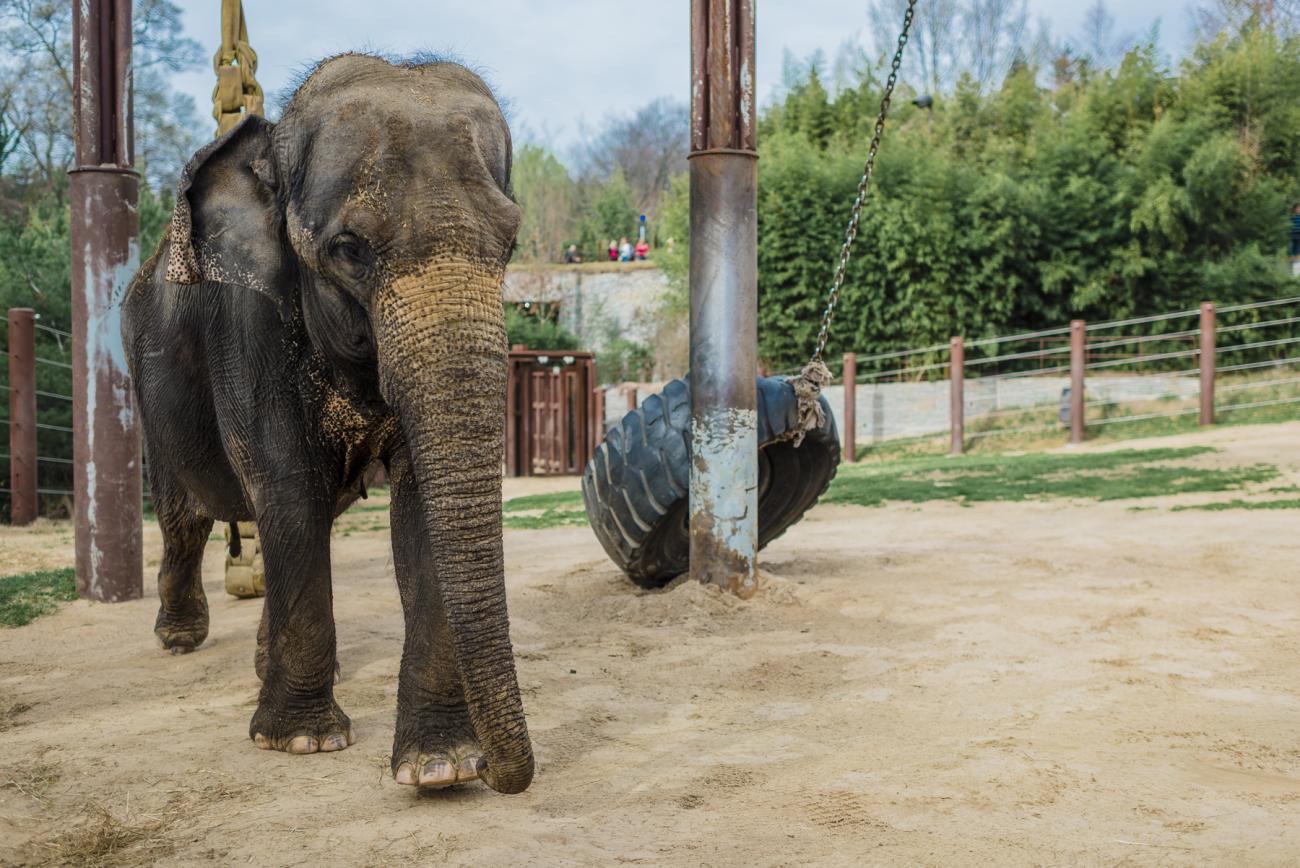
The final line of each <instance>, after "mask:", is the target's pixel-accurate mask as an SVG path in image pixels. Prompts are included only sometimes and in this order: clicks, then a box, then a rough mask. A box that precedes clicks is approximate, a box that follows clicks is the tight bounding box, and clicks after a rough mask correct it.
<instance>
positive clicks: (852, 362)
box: [842, 353, 858, 462]
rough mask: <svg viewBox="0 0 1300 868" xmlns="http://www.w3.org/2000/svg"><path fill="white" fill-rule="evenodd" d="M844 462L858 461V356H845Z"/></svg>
mask: <svg viewBox="0 0 1300 868" xmlns="http://www.w3.org/2000/svg"><path fill="white" fill-rule="evenodd" d="M842 379H843V381H844V460H845V461H848V462H854V461H857V460H858V442H857V433H858V354H857V353H845V354H844V376H843V378H842Z"/></svg>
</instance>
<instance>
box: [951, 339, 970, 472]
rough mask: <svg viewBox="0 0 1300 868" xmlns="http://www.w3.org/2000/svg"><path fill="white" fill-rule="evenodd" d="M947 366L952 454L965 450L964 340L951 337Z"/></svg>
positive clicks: (958, 453)
mask: <svg viewBox="0 0 1300 868" xmlns="http://www.w3.org/2000/svg"><path fill="white" fill-rule="evenodd" d="M949 358H950V362H951V363H950V366H949V368H948V401H949V404H948V420H949V425H950V426H951V428H952V454H953V455H961V454H962V453H963V452H965V451H966V341H965V339H964V338H962V337H961V336H960V335H959V336H957V337H954V338H953V339H952V344H951V345H950V348H949Z"/></svg>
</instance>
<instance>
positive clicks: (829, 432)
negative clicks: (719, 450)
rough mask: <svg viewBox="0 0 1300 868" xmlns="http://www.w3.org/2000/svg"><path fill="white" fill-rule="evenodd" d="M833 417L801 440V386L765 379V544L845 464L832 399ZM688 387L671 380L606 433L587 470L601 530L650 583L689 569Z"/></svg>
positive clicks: (592, 511)
mask: <svg viewBox="0 0 1300 868" xmlns="http://www.w3.org/2000/svg"><path fill="white" fill-rule="evenodd" d="M821 405H822V410H824V411H825V413H826V423H825V424H824V425H823V426H822V427H820V428H818V429H816V430H814V431H810V432H808V434H807V436H805V437H804V441H803V443H802V444H801V445H800V446H799V448H797V449H796V448H795V447H794V445H793V444H792V443H791V442H790V441H789V440H787V439H784V438H785V435H786V433H787V432H788V431H790V430H792V429H793V428H794V427H795V424H796V422H797V420H798V417H799V412H798V411H799V408H798V401H797V399H796V398H795V394H794V387H793V386H791V385H790V383H789V382H788V381H786V380H784V379H780V378H777V377H760V378H759V379H758V443H759V452H758V547H759V548H760V549H761V548H763V547H764V546H766V545H767V544H768V543H770V542H771V541H772V540H774V539H776V538H777V537H779V536H780V535H781V534H783V533H785V531H786V529H788V528H789V527H790V526H791V525H792V524H794V523H795V522H797V521H798V520H799V519H801V518H802V517H803V514H804V513H805V512H807V511H808V510H809V509H810V508H812V506H813V504H815V503H816V502H817V499H818V498H819V497H821V496H822V494H823V493H824V492H825V491H826V488H827V486H829V485H830V483H831V480H832V479H834V478H835V472H836V470H837V469H838V468H839V463H840V442H839V437H838V435H837V434H836V430H835V417H834V415H833V414H832V413H831V408H830V404H829V403H827V401H826V399H825V398H822V399H821ZM690 468H691V393H690V386H689V385H688V384H687V381H686V380H684V379H683V380H673V381H672V382H671V383H669V384H668V385H667V386H665V387H664V390H663V392H661V393H660V394H658V395H651V396H650V397H649V398H647V399H646V400H645V402H644V403H643V404H642V405H641V406H640V407H639V408H637V409H636V410H632V411H631V412H629V413H628V414H627V415H626V416H624V417H623V420H622V421H621V422H619V424H618V425H616V426H615V427H614V428H613V429H612V430H611V431H610V432H609V434H608V435H607V436H606V438H605V442H604V443H602V444H601V445H600V447H599V448H598V449H597V450H596V454H595V456H594V457H593V458H592V459H591V461H589V462H587V469H586V471H585V472H584V473H583V474H582V499H583V501H584V502H585V503H586V506H587V520H588V521H589V522H591V528H592V530H594V531H595V532H596V538H597V539H599V540H600V544H601V545H602V546H604V547H605V551H606V552H607V553H608V554H609V556H610V558H611V559H613V561H614V563H616V564H618V566H619V567H620V568H621V569H622V570H623V571H624V572H625V573H627V575H628V577H629V578H631V579H632V581H634V582H636V583H637V584H638V585H640V586H641V587H643V588H659V587H662V586H664V585H666V584H668V582H670V581H672V580H673V579H674V578H676V577H677V576H680V575H681V574H682V573H684V572H686V571H687V569H688V568H689V567H690V539H689V534H688V524H689V518H690V516H689V512H688V503H687V491H688V485H689V480H690Z"/></svg>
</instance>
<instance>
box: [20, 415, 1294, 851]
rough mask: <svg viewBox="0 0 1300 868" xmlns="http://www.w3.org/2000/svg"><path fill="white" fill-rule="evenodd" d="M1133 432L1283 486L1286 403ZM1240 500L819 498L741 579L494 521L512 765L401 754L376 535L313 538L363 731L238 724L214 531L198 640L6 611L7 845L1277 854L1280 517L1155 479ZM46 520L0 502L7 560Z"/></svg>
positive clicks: (240, 656) (242, 676) (61, 547)
mask: <svg viewBox="0 0 1300 868" xmlns="http://www.w3.org/2000/svg"><path fill="white" fill-rule="evenodd" d="M1158 442H1159V444H1160V445H1187V444H1193V443H1210V444H1212V445H1215V446H1218V447H1220V448H1221V449H1222V450H1223V452H1222V453H1221V454H1220V456H1219V457H1218V458H1217V459H1216V460H1219V461H1223V462H1225V463H1252V462H1255V461H1269V462H1271V463H1278V464H1280V465H1282V466H1283V469H1284V475H1285V482H1284V484H1296V483H1300V469H1298V468H1297V466H1296V465H1297V464H1300V460H1297V459H1296V457H1295V456H1296V451H1297V450H1296V444H1298V443H1300V423H1298V424H1292V425H1280V426H1268V427H1258V428H1234V429H1220V430H1216V431H1214V432H1211V433H1208V434H1204V435H1195V436H1188V437H1178V438H1167V439H1164V440H1161V441H1158ZM1128 445H1137V444H1128ZM574 484H575V483H574V481H572V480H562V481H559V482H556V481H549V482H544V483H542V485H543V486H546V487H549V488H552V489H553V488H554V487H555V486H557V485H558V486H561V487H563V486H572V485H574ZM1274 484H1275V485H1276V484H1277V483H1274ZM526 490H527V491H532V490H538V488H537V486H532V487H528V486H518V485H513V486H512V489H511V491H509V492H508V495H510V494H518V493H523V492H524V491H526ZM1233 496H1236V495H1234V494H1222V495H1187V496H1182V497H1179V498H1165V499H1157V500H1146V501H1142V502H1141V504H1140V506H1141V507H1143V509H1142V510H1141V511H1134V510H1133V509H1132V507H1134V506H1135V505H1136V504H1134V503H1131V502H1123V501H1121V502H1109V503H1101V504H1097V503H1062V502H1055V503H1024V504H983V505H980V506H978V507H975V508H963V507H961V506H958V505H955V504H950V503H932V504H925V505H923V506H921V507H913V506H900V507H891V508H884V509H863V508H859V507H829V506H826V507H820V508H818V509H817V510H815V511H814V513H813V514H812V515H811V516H810V517H809V518H808V520H806V521H805V522H804V523H802V524H800V525H799V526H797V527H796V528H795V529H794V530H793V531H792V532H791V533H789V534H788V535H787V536H786V537H785V538H784V539H782V540H779V541H778V542H777V543H775V544H774V545H773V546H772V547H771V548H770V550H769V551H768V552H767V553H766V557H765V559H764V569H765V573H764V579H765V583H764V587H763V589H762V590H761V592H760V594H759V595H758V597H757V598H756V599H754V600H752V601H750V602H748V603H740V602H736V601H734V600H732V599H730V598H727V597H724V596H722V595H721V594H719V593H716V592H713V591H711V590H707V589H704V588H702V587H699V586H694V585H691V584H678V585H677V586H675V587H672V588H670V589H669V590H667V591H665V592H661V593H642V592H638V591H636V590H635V589H634V588H633V587H632V586H631V585H630V584H629V583H628V582H627V581H626V580H625V579H624V578H623V577H622V576H621V575H620V574H619V573H618V572H617V570H616V569H615V568H614V567H613V566H612V565H611V564H610V563H609V561H608V560H607V559H606V558H605V557H604V554H603V553H602V551H601V550H600V548H599V547H598V545H597V544H596V542H595V540H594V539H593V537H592V536H591V534H590V532H589V531H588V530H587V529H586V528H565V529H560V530H547V531H512V532H508V533H507V534H506V557H507V565H508V570H509V573H508V575H509V579H508V582H509V592H510V607H511V614H512V625H513V627H512V632H513V636H514V640H515V648H516V652H517V656H518V660H519V674H520V681H521V684H522V687H523V692H524V702H525V707H526V710H527V712H528V716H529V726H530V729H531V731H532V736H533V740H534V744H535V748H536V752H537V757H538V774H537V778H536V780H535V781H534V783H533V786H532V788H531V789H530V790H529V791H528V792H527V793H525V794H523V795H520V796H501V795H498V794H495V793H492V792H491V791H489V790H487V789H486V788H484V787H482V786H481V785H478V784H475V785H471V786H468V787H464V788H460V789H455V790H446V791H439V792H433V793H427V794H417V793H416V792H414V791H412V790H410V789H407V788H405V787H399V786H397V785H396V784H394V783H393V782H392V780H391V778H390V776H389V774H388V772H387V766H388V756H387V755H388V751H389V749H390V746H391V740H392V730H393V716H394V703H395V693H396V688H397V682H396V678H397V668H398V661H399V655H400V652H401V637H402V625H401V616H400V611H399V607H398V601H397V594H396V591H395V588H394V584H393V579H392V566H391V562H390V557H389V552H388V539H387V532H386V531H365V530H360V531H356V532H353V533H351V535H348V536H343V535H341V534H340V535H339V536H338V537H337V538H336V540H335V543H334V563H335V591H336V599H335V608H336V616H337V620H338V634H339V654H340V659H341V663H342V666H343V672H344V680H343V681H342V683H340V684H339V685H338V687H337V695H338V698H339V701H340V704H341V705H342V706H343V708H344V709H345V710H347V711H348V712H349V713H350V714H351V715H352V719H353V721H354V722H355V724H356V728H357V732H358V735H359V741H358V743H357V744H356V745H355V746H354V747H352V748H350V749H348V750H346V751H343V752H341V753H336V754H318V755H312V756H306V757H296V756H287V755H283V754H275V753H266V752H262V751H259V750H257V749H256V748H255V747H254V746H253V744H252V743H251V742H250V741H249V740H248V737H247V726H248V720H249V717H250V715H251V714H252V711H253V707H254V702H255V697H256V694H257V681H256V679H255V677H254V674H253V667H252V658H253V644H254V634H255V631H256V628H257V622H258V615H259V609H260V602H259V601H240V600H235V599H233V598H230V597H227V596H226V595H225V594H224V593H223V592H222V586H221V559H222V550H221V546H220V544H219V543H217V542H213V543H211V544H210V545H209V549H208V557H207V561H206V564H205V568H206V578H207V582H206V587H207V592H208V597H209V599H210V601H211V605H212V632H211V637H210V638H209V639H208V642H207V643H206V644H205V645H204V646H203V648H202V649H201V650H200V651H199V652H198V653H195V654H193V655H190V656H188V657H172V656H169V655H167V654H164V653H163V652H162V651H160V650H158V648H157V647H156V645H155V644H154V639H153V636H152V633H151V626H152V623H153V616H154V610H155V607H156V600H154V599H145V600H143V601H140V602H138V603H128V604H121V605H117V606H97V605H90V604H87V603H84V602H78V603H73V604H70V605H68V606H66V607H65V608H64V609H62V610H61V611H60V612H59V613H58V614H56V615H53V616H49V617H45V618H41V619H39V620H38V621H36V622H34V623H33V624H32V625H30V626H27V627H23V628H18V629H10V630H0V715H3V717H0V729H3V730H7V731H4V732H3V733H2V734H0V746H2V749H0V864H15V863H18V864H24V863H29V862H30V863H41V862H45V861H49V862H55V863H57V862H61V861H79V860H89V859H100V860H102V861H106V862H123V863H147V862H153V861H157V862H160V863H163V864H172V865H191V864H196V863H207V862H214V863H223V864H226V863H230V864H235V863H239V864H243V863H248V864H265V865H335V864H348V865H392V864H407V863H409V864H417V863H418V864H427V863H442V862H447V863H451V864H474V865H547V866H549V865H610V864H619V863H635V864H648V865H714V866H721V865H742V866H757V865H808V864H817V865H902V864H907V865H936V866H940V865H942V866H948V865H965V864H1000V865H1022V864H1023V865H1205V864H1232V865H1246V864H1252V865H1254V864H1258V865H1268V864H1274V865H1277V864H1297V862H1300V591H1298V589H1297V584H1296V579H1297V563H1298V562H1300V534H1297V524H1298V523H1300V517H1298V516H1297V513H1296V512H1295V511H1287V510H1269V511H1243V510H1229V511H1223V512H1178V513H1174V512H1172V511H1170V509H1169V507H1170V506H1172V505H1175V504H1177V503H1200V502H1206V501H1209V500H1214V499H1220V500H1227V499H1231V497H1233ZM1150 507H1156V508H1155V509H1151V508H1150ZM147 541H148V554H149V558H150V559H151V561H152V562H156V560H157V558H158V556H159V544H158V538H157V534H156V531H151V532H150V535H149V536H148V539H147ZM70 543H71V537H70V534H69V533H68V530H67V528H66V526H61V525H57V524H51V523H43V524H42V525H41V526H40V527H38V528H37V529H36V530H34V531H28V532H23V533H17V532H14V531H13V530H12V529H7V528H6V529H0V561H3V562H4V565H5V571H12V567H13V565H14V564H15V563H17V562H18V559H19V555H20V554H21V555H22V558H24V559H25V560H24V564H25V565H38V566H39V565H47V566H53V565H62V564H65V563H67V559H68V557H69V555H70ZM149 596H150V597H152V596H153V595H152V592H149Z"/></svg>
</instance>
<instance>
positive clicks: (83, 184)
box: [70, 0, 144, 602]
mask: <svg viewBox="0 0 1300 868" xmlns="http://www.w3.org/2000/svg"><path fill="white" fill-rule="evenodd" d="M72 44H73V50H72V56H73V58H74V61H75V66H74V70H73V87H72V92H73V94H74V97H73V126H74V132H75V136H76V167H75V168H74V169H73V170H72V172H71V175H72V177H71V186H70V193H71V199H72V226H71V230H72V231H71V234H72V351H73V372H72V395H73V399H74V404H73V417H72V426H73V430H74V433H73V461H74V462H75V476H74V490H75V491H76V550H77V592H78V593H79V594H80V595H81V596H83V597H88V598H90V599H92V600H99V601H103V602H116V601H119V600H130V599H134V598H138V597H140V596H141V595H142V594H143V591H144V573H143V566H144V564H143V558H142V548H143V546H142V540H141V507H142V503H141V487H142V479H141V467H140V429H139V423H138V420H137V416H136V412H135V401H134V397H133V395H132V391H131V382H130V379H129V377H128V374H127V370H126V356H125V353H124V352H123V349H122V334H121V325H120V323H121V300H122V296H123V295H124V294H125V293H126V288H127V285H128V283H129V282H130V280H131V277H132V275H133V274H134V273H135V270H136V267H137V266H138V265H139V261H140V251H139V240H138V239H139V219H138V216H137V207H136V204H137V188H138V180H139V179H138V176H137V175H136V173H135V170H134V169H133V168H132V163H133V161H134V159H135V155H134V150H135V149H134V144H133V141H132V136H133V126H134V125H133V121H132V115H131V97H132V78H131V0H85V2H80V3H75V4H73V23H72Z"/></svg>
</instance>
